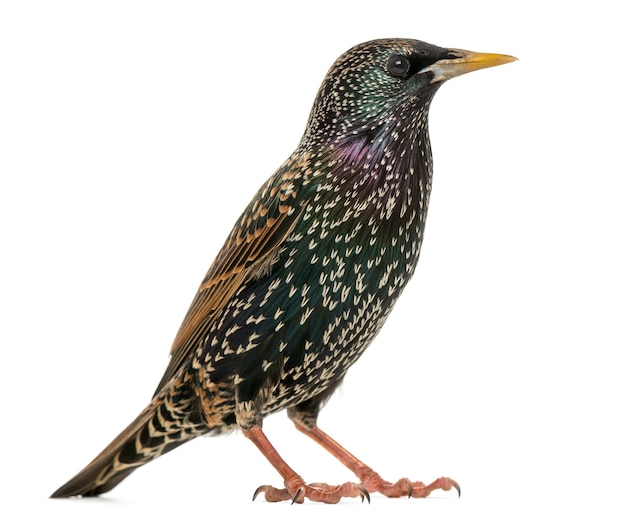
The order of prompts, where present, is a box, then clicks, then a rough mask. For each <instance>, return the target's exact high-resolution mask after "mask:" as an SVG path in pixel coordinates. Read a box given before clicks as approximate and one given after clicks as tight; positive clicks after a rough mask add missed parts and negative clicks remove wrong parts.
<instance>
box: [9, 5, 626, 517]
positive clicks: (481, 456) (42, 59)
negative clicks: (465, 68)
mask: <svg viewBox="0 0 626 520" xmlns="http://www.w3.org/2000/svg"><path fill="white" fill-rule="evenodd" d="M509 5H510V7H509ZM609 5H613V6H616V7H614V8H612V7H609ZM583 6H585V7H583ZM611 9H617V4H616V3H614V2H613V3H610V2H608V1H596V2H593V3H584V4H583V3H581V2H547V1H545V0H542V1H541V2H539V1H529V2H524V3H517V4H507V3H503V2H495V1H493V2H489V1H483V0H474V1H472V2H467V1H452V2H436V1H434V0H429V1H427V2H426V1H410V2H408V1H394V0H386V1H380V2H370V1H365V0H358V1H349V2H339V1H337V0H334V1H332V2H327V1H323V0H316V2H310V3H307V4H304V3H297V2H291V3H287V2H268V1H266V2H231V3H230V5H229V6H228V7H225V6H224V5H221V6H218V4H215V3H209V2H155V1H150V2H136V1H109V2H84V1H75V2H69V1H58V2H29V1H21V2H18V1H13V2H11V1H7V2H3V3H2V6H1V7H0V176H1V177H0V226H1V227H0V233H1V235H0V240H1V241H0V247H1V248H2V253H1V256H0V258H1V260H0V262H1V266H0V284H1V285H0V319H1V322H0V335H1V336H0V346H1V348H2V365H1V367H2V378H1V379H0V385H1V387H0V398H1V400H2V405H1V408H0V418H1V419H0V420H1V428H0V435H1V439H0V450H2V451H1V464H0V475H1V476H2V482H3V483H2V485H1V486H0V516H2V517H3V518H35V517H38V518H64V519H73V518H119V519H123V518H147V517H148V515H151V516H152V517H153V518H165V517H172V516H174V515H176V517H177V518H181V519H184V518H209V519H215V518H221V517H223V515H229V517H231V518H240V517H243V515H254V517H260V518H265V517H266V516H267V517H269V516H270V515H271V517H272V518H283V517H285V518H287V517H289V518H293V515H295V514H297V515H299V516H300V515H302V517H304V518H313V516H315V518H319V515H320V514H324V515H328V516H329V517H334V516H339V515H341V516H342V517H343V516H345V515H346V514H348V515H352V514H354V515H357V514H358V515H359V517H361V518H368V517H369V518H381V517H389V516H388V515H393V516H394V517H398V518H486V519H491V518H498V519H499V518H529V517H534V518H553V517H561V518H567V517H568V516H572V515H573V514H576V515H577V516H578V517H598V518H623V517H624V513H625V510H626V506H625V502H624V500H623V493H624V488H625V484H626V482H625V477H624V465H625V463H626V460H625V459H626V457H625V453H624V441H623V439H624V438H626V431H625V427H624V425H623V419H624V418H623V415H624V396H625V395H626V385H625V383H624V361H623V357H622V355H621V354H622V351H623V350H624V347H625V346H626V335H625V333H624V317H625V313H624V311H625V301H624V300H625V294H626V284H625V276H624V266H625V264H626V254H625V252H624V242H625V240H624V236H625V233H624V224H626V211H625V210H624V197H625V187H626V182H625V174H626V171H625V167H624V161H623V151H622V150H623V146H624V117H625V113H624V102H623V99H624V84H623V83H624V81H623V77H624V61H625V60H624V52H625V49H624V39H623V27H622V24H621V22H620V20H622V19H623V16H622V15H618V14H617V12H616V11H612V10H611ZM396 36H398V37H413V38H418V39H422V40H425V41H428V42H431V43H435V44H438V45H442V46H449V47H460V48H466V49H471V50H475V51H487V52H501V53H506V54H513V55H515V56H517V57H518V58H519V61H518V62H516V63H514V64H509V65H506V66H503V67H498V68H494V69H489V70H485V71H479V72H476V73H472V74H470V75H467V76H463V77H462V78H458V79H454V80H452V81H451V82H450V83H448V84H446V85H445V86H444V87H443V88H442V89H441V90H440V92H439V93H438V94H437V96H436V98H435V101H434V103H433V106H432V110H431V138H432V142H433V151H434V159H435V180H434V191H433V196H432V205H431V211H430V213H429V219H428V226H427V232H426V239H425V243H424V247H423V251H422V258H421V261H420V265H419V267H418V269H417V272H416V276H415V278H414V280H413V281H412V283H411V284H410V285H409V287H408V289H407V290H406V291H405V293H404V296H403V298H402V299H401V300H400V302H399V304H398V305H397V307H396V309H395V311H394V313H393V314H392V316H391V318H390V319H389V321H388V322H387V325H386V326H385V328H384V330H383V332H382V333H381V334H380V335H379V337H378V338H377V340H376V341H375V342H374V344H373V346H372V348H371V349H370V350H369V351H368V352H367V353H366V354H365V355H364V356H363V358H362V359H361V360H360V361H359V362H358V363H357V364H356V365H355V366H354V367H353V369H351V371H350V372H349V374H348V376H347V378H346V380H345V383H344V385H343V386H342V388H341V389H340V391H338V392H337V394H336V396H335V397H334V398H333V399H332V400H331V401H330V403H329V405H328V406H327V408H326V409H325V411H324V412H323V413H322V415H321V418H320V425H321V426H322V427H323V428H325V429H326V430H327V431H328V432H329V433H331V434H332V435H333V436H334V437H336V438H337V439H338V440H339V441H340V442H342V443H343V444H345V445H346V446H348V447H349V448H350V449H351V450H352V451H353V452H354V453H355V454H357V455H358V456H360V457H361V458H362V459H363V460H364V461H366V462H368V463H369V464H371V465H372V466H374V467H375V468H376V469H377V470H378V471H379V472H380V473H381V474H382V475H383V476H385V477H386V478H388V479H393V480H395V479H397V478H399V477H402V476H407V477H410V478H413V479H420V480H432V479H434V478H436V477H438V476H440V475H447V476H451V477H453V478H455V479H457V480H458V481H459V482H460V484H461V486H462V488H463V496H462V497H461V499H460V500H458V499H456V498H455V497H454V495H453V494H445V493H441V492H439V493H436V497H434V498H432V499H428V500H411V501H410V500H389V499H386V498H384V497H373V500H372V502H373V503H372V504H371V505H369V506H367V505H361V504H360V503H359V502H358V501H357V500H345V501H343V502H342V503H341V504H340V505H338V506H324V505H318V504H310V503H309V504H308V505H305V506H303V507H297V506H293V507H292V506H289V505H287V504H278V505H275V504H267V503H265V502H264V501H263V499H262V498H260V499H257V501H256V502H254V503H252V502H251V500H250V499H251V496H252V493H253V491H254V490H255V488H256V487H257V486H258V485H260V484H269V483H271V484H274V485H277V486H278V485H280V479H279V477H278V475H277V474H276V473H275V472H274V470H273V469H272V468H271V466H270V465H269V464H268V463H267V462H266V461H265V460H264V459H263V457H262V456H261V455H260V454H259V453H258V452H257V451H256V449H255V448H254V447H253V446H252V444H251V443H249V442H248V441H247V440H246V439H245V438H244V437H243V436H242V435H241V434H240V433H236V434H233V435H231V436H227V437H224V438H209V439H199V440H196V441H194V442H192V443H189V444H187V445H185V446H184V447H181V448H179V449H177V450H176V451H174V452H172V453H171V454H169V455H167V456H165V457H163V458H161V459H159V460H157V461H155V462H153V463H151V464H149V465H148V466H146V467H144V468H142V469H140V470H138V471H137V472H136V473H135V474H134V475H132V476H131V477H130V478H129V479H127V480H126V481H124V483H123V484H121V485H120V486H119V487H118V488H116V489H115V490H114V491H113V492H111V493H109V494H108V495H106V496H105V497H103V498H100V499H93V500H56V501H53V500H48V499H47V498H46V497H47V496H48V495H49V494H50V493H51V492H53V491H54V490H55V489H56V488H57V487H58V486H60V485H61V484H63V483H64V482H65V481H66V480H67V479H68V478H69V477H71V476H72V475H73V474H74V473H76V472H77V471H78V470H79V469H81V468H82V467H83V466H84V465H85V464H86V463H87V462H89V461H90V460H91V459H92V457H93V456H95V455H96V454H97V453H98V452H99V451H100V450H101V449H102V448H103V447H104V446H105V445H106V444H107V443H108V442H109V441H110V440H111V439H112V438H113V437H114V436H115V435H116V434H117V433H118V432H119V431H120V430H121V429H122V428H123V427H125V426H126V424H127V423H128V422H130V421H131V420H132V419H133V418H134V416H135V415H136V414H137V413H138V412H139V411H140V410H141V409H142V408H143V406H144V405H145V404H147V402H148V400H149V398H150V396H151V394H152V391H153V389H154V387H155V385H156V384H157V382H158V380H159V379H160V376H161V373H162V370H163V369H164V368H165V365H166V363H167V353H168V350H169V347H170V344H171V341H172V339H173V337H174V335H175V333H176V330H177V328H178V325H179V324H180V322H181V320H182V317H183V315H184V313H185V312H186V310H187V307H188V305H189V303H190V301H191V298H192V297H193V294H194V292H195V290H196V288H197V285H198V284H199V282H200V280H201V278H202V276H203V275H204V273H205V271H206V269H207V268H208V266H209V264H210V262H211V261H212V259H213V257H214V255H215V254H216V253H217V251H218V249H219V247H220V246H221V244H222V242H223V240H224V238H225V237H226V234H227V233H228V232H229V231H230V228H231V225H232V224H233V223H234V221H235V219H236V218H237V217H238V215H239V213H240V212H241V210H242V209H243V208H244V206H245V204H246V203H247V202H248V200H249V199H250V197H251V196H252V195H253V194H254V192H255V191H256V189H257V187H258V186H259V185H260V184H261V183H262V182H263V181H264V180H265V179H266V178H267V177H268V176H269V175H270V174H271V173H272V172H273V171H274V169H275V168H276V167H277V166H278V165H280V164H281V163H282V161H283V160H284V159H285V158H286V157H287V156H288V155H289V154H290V153H291V151H292V150H293V148H294V147H295V146H296V145H297V143H298V140H299V138H300V135H301V133H302V131H303V129H304V125H305V123H306V118H307V116H308V112H309V109H310V106H311V103H312V101H313V98H314V95H315V93H316V91H317V88H318V86H319V84H320V82H321V80H322V78H323V76H324V74H325V73H326V71H327V70H328V68H329V67H330V65H331V64H332V62H333V61H334V59H335V58H336V57H337V56H338V55H339V54H341V53H342V52H343V51H344V50H346V49H347V48H349V47H351V46H352V45H354V44H356V43H359V42H361V41H365V40H368V39H373V38H378V37H396ZM266 431H267V434H268V436H269V437H270V439H271V440H272V441H273V442H274V443H275V445H276V446H277V447H278V449H279V450H280V452H281V453H282V454H283V456H284V457H285V458H286V459H287V460H288V461H289V462H290V463H291V464H292V466H294V467H295V469H296V470H297V471H299V472H300V473H301V474H302V475H303V476H304V477H305V479H308V480H309V481H327V482H330V483H339V482H343V481H345V480H349V479H351V475H350V474H349V473H348V472H347V471H346V470H345V469H344V468H343V467H342V466H340V464H339V463H337V462H336V461H334V460H333V459H332V458H331V457H330V456H328V455H327V454H326V453H324V452H323V451H322V450H321V449H320V448H318V447H317V446H315V445H314V444H313V443H312V442H310V441H309V440H307V439H306V438H304V437H303V436H301V435H299V434H298V433H297V432H296V431H295V429H294V428H293V427H292V425H291V424H290V422H289V421H288V420H287V418H286V415H285V414H284V413H281V414H278V415H276V416H273V417H271V418H270V419H268V420H267V422H266ZM296 507H297V511H296V510H295V509H296ZM320 508H322V509H320ZM35 515H37V516H35Z"/></svg>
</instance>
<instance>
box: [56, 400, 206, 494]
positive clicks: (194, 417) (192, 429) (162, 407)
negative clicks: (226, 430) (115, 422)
mask: <svg viewBox="0 0 626 520" xmlns="http://www.w3.org/2000/svg"><path fill="white" fill-rule="evenodd" d="M167 393H168V392H167V391H166V394H167ZM180 397H181V396H180V394H178V395H176V396H171V395H166V396H165V397H163V392H162V393H160V394H159V395H157V396H155V398H154V399H153V400H152V402H151V403H150V405H148V407H146V409H145V410H143V412H141V414H139V416H138V417H137V418H136V419H135V420H134V421H133V422H132V423H131V424H130V425H129V426H128V427H127V428H126V429H125V430H124V431H123V432H122V433H120V434H119V435H118V436H117V437H116V438H115V439H114V440H113V442H111V443H110V444H109V445H108V446H107V447H106V448H105V449H104V450H103V451H102V453H100V455H98V456H97V457H96V458H95V459H94V460H93V461H91V462H90V463H89V464H88V465H87V466H86V467H85V468H84V469H83V470H82V471H81V472H79V473H78V474H77V475H76V476H75V477H74V478H72V479H71V480H69V481H68V482H67V483H66V484H64V485H63V486H61V487H60V488H59V489H57V490H56V491H55V492H54V493H53V494H52V495H51V497H50V498H64V497H71V496H85V497H87V496H96V495H101V494H102V493H106V492H107V491H110V490H111V489H113V488H114V487H115V486H117V484H119V483H120V482H121V481H122V480H124V479H125V478H126V477H127V476H128V475H130V474H131V473H132V472H133V471H134V470H135V469H137V468H138V467H140V466H143V465H144V464H146V463H148V462H150V461H151V460H154V459H156V458H157V457H159V456H161V455H163V454H164V453H167V452H168V451H171V450H173V449H174V448H176V447H178V446H180V445H181V444H184V443H185V442H187V441H189V440H191V439H193V438H195V437H198V436H200V435H203V434H205V433H208V432H209V431H210V429H209V427H208V426H207V425H206V423H205V422H204V421H203V420H202V416H201V414H200V413H199V411H198V410H197V406H196V400H195V399H190V398H188V399H182V400H181V398H180Z"/></svg>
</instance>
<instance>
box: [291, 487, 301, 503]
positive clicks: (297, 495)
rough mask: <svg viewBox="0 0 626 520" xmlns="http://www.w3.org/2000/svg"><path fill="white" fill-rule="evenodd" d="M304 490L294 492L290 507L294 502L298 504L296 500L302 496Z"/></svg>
mask: <svg viewBox="0 0 626 520" xmlns="http://www.w3.org/2000/svg"><path fill="white" fill-rule="evenodd" d="M303 491H304V490H303V489H302V488H298V490H297V491H296V493H295V495H294V496H293V500H292V501H291V505H294V504H295V503H296V502H298V498H300V495H301V494H302V492H303Z"/></svg>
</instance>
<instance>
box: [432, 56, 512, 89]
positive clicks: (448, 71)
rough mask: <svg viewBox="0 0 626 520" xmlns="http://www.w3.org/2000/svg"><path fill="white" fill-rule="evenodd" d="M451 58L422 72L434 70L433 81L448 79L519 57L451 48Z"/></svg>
mask: <svg viewBox="0 0 626 520" xmlns="http://www.w3.org/2000/svg"><path fill="white" fill-rule="evenodd" d="M450 55H451V56H453V57H451V58H447V59H445V60H439V61H437V62H435V63H433V64H432V65H429V66H428V67H424V68H423V69H422V70H421V71H420V73H422V72H432V73H433V79H432V81H431V83H437V82H438V81H446V80H448V79H450V78H455V77H456V76H460V75H461V74H466V73H468V72H472V71H474V70H479V69H486V68H487V67H497V66H498V65H504V64H505V63H510V62H512V61H516V60H517V58H514V57H513V56H507V55H506V54H489V53H483V52H471V51H464V50H462V49H450Z"/></svg>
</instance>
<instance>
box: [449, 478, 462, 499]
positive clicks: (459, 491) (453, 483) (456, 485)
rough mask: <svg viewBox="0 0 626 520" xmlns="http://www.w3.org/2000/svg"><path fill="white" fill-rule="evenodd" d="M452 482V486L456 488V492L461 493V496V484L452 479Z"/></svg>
mask: <svg viewBox="0 0 626 520" xmlns="http://www.w3.org/2000/svg"><path fill="white" fill-rule="evenodd" d="M450 484H452V487H453V488H454V489H456V492H457V493H458V494H459V498H461V486H459V485H458V484H457V483H456V482H455V481H454V480H452V479H450Z"/></svg>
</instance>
